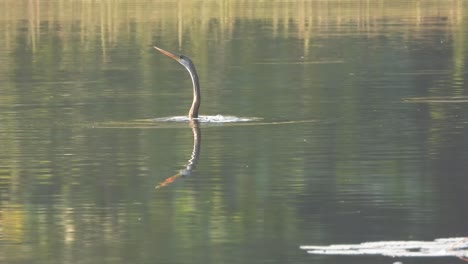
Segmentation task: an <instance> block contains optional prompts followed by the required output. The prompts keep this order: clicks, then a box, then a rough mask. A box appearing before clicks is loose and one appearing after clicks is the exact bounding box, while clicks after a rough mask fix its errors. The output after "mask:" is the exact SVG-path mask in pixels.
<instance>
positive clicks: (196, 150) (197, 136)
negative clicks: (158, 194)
mask: <svg viewBox="0 0 468 264" xmlns="http://www.w3.org/2000/svg"><path fill="white" fill-rule="evenodd" d="M190 127H192V133H193V149H192V156H191V157H190V159H189V161H188V162H187V165H185V168H184V169H182V170H180V171H179V172H178V173H177V174H176V175H173V176H171V177H169V178H167V179H166V180H164V181H163V182H162V183H160V184H158V185H157V186H156V189H159V188H161V187H164V186H167V185H169V184H171V183H173V182H175V181H176V180H177V179H178V178H180V177H185V176H190V175H191V174H192V171H193V170H194V169H195V165H197V162H198V159H199V157H200V145H201V132H200V125H199V123H198V121H197V120H192V121H190Z"/></svg>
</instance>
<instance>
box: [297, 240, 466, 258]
mask: <svg viewBox="0 0 468 264" xmlns="http://www.w3.org/2000/svg"><path fill="white" fill-rule="evenodd" d="M300 248H301V249H304V250H307V253H309V254H317V255H381V256H389V257H458V258H461V259H463V260H467V258H468V237H454V238H439V239H435V240H434V241H377V242H364V243H361V244H341V245H330V246H301V247H300Z"/></svg>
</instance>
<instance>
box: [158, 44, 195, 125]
mask: <svg viewBox="0 0 468 264" xmlns="http://www.w3.org/2000/svg"><path fill="white" fill-rule="evenodd" d="M154 48H155V49H156V50H158V51H160V52H161V53H163V54H164V55H166V56H168V57H170V58H173V59H174V60H176V61H177V62H178V63H180V64H182V66H184V67H185V69H187V71H188V72H189V73H190V77H191V78H192V84H193V102H192V106H191V107H190V110H189V114H188V117H189V119H196V118H198V109H199V108H200V103H201V95H200V83H199V81H198V74H197V70H196V69H195V64H193V62H192V60H191V59H190V58H188V57H187V56H184V55H177V54H174V53H171V52H169V51H166V50H163V49H161V48H158V47H156V46H154Z"/></svg>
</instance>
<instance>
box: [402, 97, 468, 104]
mask: <svg viewBox="0 0 468 264" xmlns="http://www.w3.org/2000/svg"><path fill="white" fill-rule="evenodd" d="M402 100H403V102H405V103H468V96H441V97H435V96H428V97H409V98H403V99H402Z"/></svg>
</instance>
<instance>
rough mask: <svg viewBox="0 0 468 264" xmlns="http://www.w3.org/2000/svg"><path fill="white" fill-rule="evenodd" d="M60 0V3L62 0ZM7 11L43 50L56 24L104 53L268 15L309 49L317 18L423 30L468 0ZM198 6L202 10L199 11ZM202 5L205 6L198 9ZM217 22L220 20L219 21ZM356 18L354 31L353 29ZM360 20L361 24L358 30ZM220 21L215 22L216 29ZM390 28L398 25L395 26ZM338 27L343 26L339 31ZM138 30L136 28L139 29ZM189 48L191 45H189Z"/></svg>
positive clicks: (26, 4)
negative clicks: (126, 43)
mask: <svg viewBox="0 0 468 264" xmlns="http://www.w3.org/2000/svg"><path fill="white" fill-rule="evenodd" d="M58 3H60V4H58ZM0 7H1V9H2V11H1V12H3V17H4V19H3V20H2V21H1V22H0V27H1V28H0V31H1V32H3V36H4V39H5V41H4V43H5V45H6V49H7V50H9V51H10V52H12V51H13V50H14V49H15V40H16V39H17V37H18V34H22V31H18V30H17V29H18V28H22V29H23V30H26V31H27V34H28V42H29V45H30V46H31V48H32V50H33V52H34V53H35V52H37V43H38V39H40V38H41V37H46V36H47V35H48V32H49V31H57V30H58V31H59V32H58V34H59V37H60V39H61V41H63V43H64V46H63V49H67V48H70V44H71V42H75V41H77V39H74V35H73V34H69V32H74V31H77V30H78V31H79V39H78V41H79V42H80V46H81V48H82V49H84V50H88V49H93V48H94V45H95V44H96V43H99V44H100V46H101V50H102V53H103V54H102V55H103V56H102V57H103V59H104V60H105V59H107V58H108V54H107V53H108V48H109V47H110V46H115V45H118V43H119V39H121V38H130V37H136V38H138V40H139V41H138V42H137V43H138V44H139V45H141V46H140V47H135V48H138V49H142V48H145V47H146V45H151V44H153V42H154V39H153V36H154V35H157V32H161V31H162V32H165V31H171V32H178V35H177V39H178V41H177V43H178V46H179V48H181V49H182V45H183V43H184V42H185V41H184V38H189V39H191V40H192V43H202V42H204V41H202V40H206V39H207V38H209V39H214V40H216V41H221V42H222V41H224V40H226V39H230V38H232V37H233V32H234V30H235V27H236V26H237V25H236V21H237V20H239V19H249V20H250V19H251V20H260V21H267V23H268V24H269V25H270V26H271V27H272V28H273V34H274V36H282V35H290V34H293V35H296V36H297V38H298V39H301V40H302V42H303V45H304V50H308V47H309V45H310V43H311V40H313V37H314V36H315V35H318V34H328V33H327V31H326V30H325V31H323V32H316V31H315V30H316V26H319V27H321V28H323V29H326V28H327V27H338V28H341V29H342V30H339V32H343V34H347V33H350V32H352V33H353V34H357V33H359V32H362V33H363V34H367V35H372V34H374V33H377V32H380V31H381V30H382V28H381V23H375V22H376V21H379V20H384V19H387V18H389V17H391V18H392V21H398V20H402V21H405V23H407V24H413V25H414V26H415V29H416V32H405V34H406V35H408V36H409V35H411V36H414V34H418V33H420V32H418V31H417V28H418V27H420V26H421V25H423V24H424V25H427V24H428V23H429V24H434V27H440V25H439V23H438V20H440V21H445V22H444V23H445V24H447V25H452V26H454V25H458V24H460V23H462V22H463V14H464V12H463V9H464V6H463V1H462V0H454V1H436V0H431V1H424V2H420V1H414V2H413V1H408V2H407V1H367V0H359V1H306V0H302V1H296V3H295V4H294V5H291V4H290V3H289V2H277V1H245V0H244V1H221V2H219V1H200V0H198V1H189V0H183V1H182V0H179V1H177V2H167V1H117V2H116V1H111V0H104V1H69V2H68V1H67V2H61V1H39V0H29V1H14V0H7V1H2V3H0ZM195 10H197V11H196V12H195ZM198 10H200V11H201V14H200V12H198ZM215 24H216V27H215V28H214V27H213V25H215ZM350 26H353V31H349V29H350ZM356 28H357V29H358V31H357V32H356ZM213 29H214V30H213ZM389 30H390V32H391V30H392V28H391V26H390V27H389ZM335 32H336V31H335ZM133 34H135V36H133ZM193 48H194V49H195V50H196V53H197V54H200V53H203V52H207V50H206V48H205V47H203V46H202V45H199V46H195V47H193ZM184 49H185V50H186V49H187V48H184Z"/></svg>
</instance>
